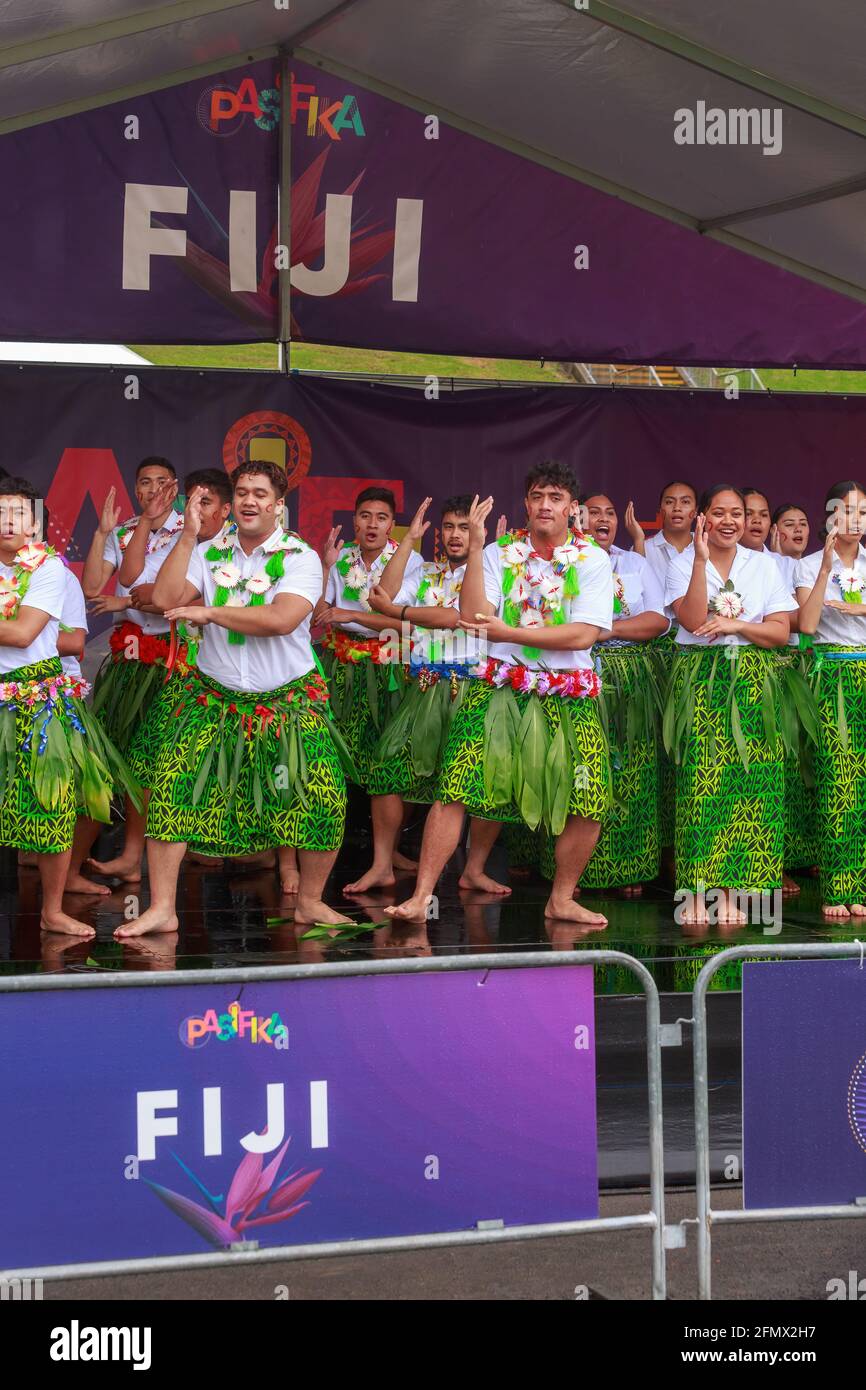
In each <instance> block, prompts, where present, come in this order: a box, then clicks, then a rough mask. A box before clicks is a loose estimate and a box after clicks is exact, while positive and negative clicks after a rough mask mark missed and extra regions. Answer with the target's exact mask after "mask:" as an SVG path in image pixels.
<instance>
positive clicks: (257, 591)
mask: <svg viewBox="0 0 866 1390" xmlns="http://www.w3.org/2000/svg"><path fill="white" fill-rule="evenodd" d="M237 530H238V528H237V525H236V524H235V522H233V521H232V522H229V523H228V525H227V526H224V527H223V529H222V532H221V533H220V535H219V536H216V537H215V538H214V540H213V542H212V544H211V545H210V546H208V548H207V550H206V551H205V559H206V560H207V561H208V562H209V564H210V571H211V574H212V575H213V577H214V583H215V584H216V589H215V591H214V596H213V606H214V607H215V608H226V607H228V608H260V607H262V606H263V604H264V603H265V594H267V593H268V592H269V591H270V590H271V589H272V588H273V587H274V585H275V584H276V583H278V581H279V580H280V579H282V577H283V574H284V572H285V563H286V556H287V555H300V554H301V553H302V552H303V551H304V550H307V549H309V547H308V546H307V543H306V541H302V540H301V538H300V536H295V535H293V534H292V532H290V531H284V532H283V534H282V536H281V537H280V541H279V544H278V545H277V546H276V548H274V549H273V550H271V552H270V554H269V555H268V558H267V560H266V561H265V564H264V567H263V569H262V570H260V571H258V572H257V573H256V574H252V575H250V577H249V578H248V579H244V577H243V576H242V574H241V572H240V570H239V569H238V567H237V565H236V564H234V563H233V560H232V556H233V555H234V540H235V536H236V535H237ZM228 640H229V644H230V645H231V646H236V647H240V646H243V644H244V642H246V640H247V639H246V637H245V636H244V634H243V633H242V632H233V631H232V630H231V629H229V636H228Z"/></svg>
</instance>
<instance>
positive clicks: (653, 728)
mask: <svg viewBox="0 0 866 1390" xmlns="http://www.w3.org/2000/svg"><path fill="white" fill-rule="evenodd" d="M595 654H596V656H597V657H598V660H599V662H600V665H601V672H600V674H601V687H602V695H601V697H600V700H599V713H600V714H601V717H602V724H603V725H604V727H605V732H606V733H607V736H608V743H609V746H610V763H611V772H612V776H613V806H612V807H611V811H610V814H609V815H608V816H607V817H606V819H605V821H604V824H603V826H602V830H601V834H600V835H599V838H598V844H597V845H596V847H595V849H594V851H593V855H592V858H591V859H590V861H589V863H588V864H587V866H586V868H585V869H584V871H583V874H582V875H581V879H580V884H581V887H582V888H624V887H625V886H626V885H628V884H632V883H648V882H650V880H652V879H654V878H656V877H657V876H658V871H659V855H660V849H661V842H660V838H659V757H658V750H659V744H660V738H659V712H660V710H659V706H660V696H659V691H658V688H657V685H656V673H655V669H654V662H653V658H652V656H651V655H650V651H649V644H648V643H640V642H635V643H634V644H633V645H629V646H622V647H613V646H610V645H609V644H607V643H602V644H601V646H599V647H597V648H596V649H595ZM554 853H555V845H554V842H553V840H552V839H551V837H550V836H549V835H545V837H544V840H543V845H542V854H541V872H542V873H543V874H544V875H545V877H546V878H551V879H552V878H553V876H554V873H555V871H556V864H555V859H554Z"/></svg>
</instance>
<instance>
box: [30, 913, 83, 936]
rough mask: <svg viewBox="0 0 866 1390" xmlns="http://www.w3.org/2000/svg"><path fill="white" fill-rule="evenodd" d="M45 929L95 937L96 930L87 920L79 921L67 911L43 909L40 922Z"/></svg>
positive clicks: (65, 934) (68, 934) (66, 934)
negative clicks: (69, 915)
mask: <svg viewBox="0 0 866 1390" xmlns="http://www.w3.org/2000/svg"><path fill="white" fill-rule="evenodd" d="M39 925H40V927H41V928H42V930H43V931H56V932H62V933H63V935H64V936H86V937H88V938H89V937H93V936H95V935H96V932H95V931H94V930H93V927H89V926H88V925H87V923H86V922H79V921H78V920H77V919H76V918H75V917H68V916H67V915H66V913H65V912H47V911H46V910H45V908H43V909H42V917H41V919H40V922H39Z"/></svg>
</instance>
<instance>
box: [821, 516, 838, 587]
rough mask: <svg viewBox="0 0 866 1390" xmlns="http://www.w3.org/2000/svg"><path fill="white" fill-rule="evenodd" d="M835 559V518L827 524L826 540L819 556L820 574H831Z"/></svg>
mask: <svg viewBox="0 0 866 1390" xmlns="http://www.w3.org/2000/svg"><path fill="white" fill-rule="evenodd" d="M835 558H836V519H835V517H834V518H833V519H832V520H831V521H828V522H827V539H826V540H825V542H824V550H823V553H822V555H821V573H822V574H832V572H833V561H834V559H835Z"/></svg>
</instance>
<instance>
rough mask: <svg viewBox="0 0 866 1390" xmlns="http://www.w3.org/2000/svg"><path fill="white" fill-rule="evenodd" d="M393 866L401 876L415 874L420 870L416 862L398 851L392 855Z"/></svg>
mask: <svg viewBox="0 0 866 1390" xmlns="http://www.w3.org/2000/svg"><path fill="white" fill-rule="evenodd" d="M391 864H392V865H393V867H394V868H395V869H396V870H398V871H399V872H400V873H401V874H414V873H415V872H416V871H417V868H418V864H417V861H416V860H414V859H407V857H406V855H405V854H401V853H400V851H399V850H398V849H395V850H394V853H393V854H392V855H391Z"/></svg>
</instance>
